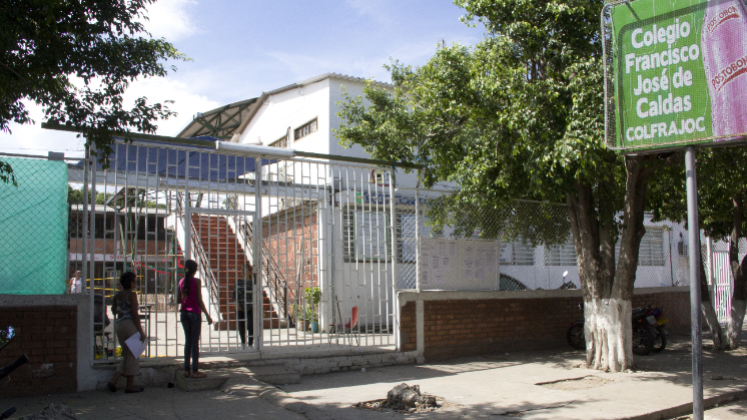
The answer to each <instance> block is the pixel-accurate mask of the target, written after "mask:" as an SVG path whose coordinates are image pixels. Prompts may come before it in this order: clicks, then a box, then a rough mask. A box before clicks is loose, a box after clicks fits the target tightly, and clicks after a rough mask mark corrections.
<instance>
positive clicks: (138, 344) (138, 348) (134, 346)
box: [125, 332, 147, 359]
mask: <svg viewBox="0 0 747 420" xmlns="http://www.w3.org/2000/svg"><path fill="white" fill-rule="evenodd" d="M146 341H147V340H146ZM125 345H126V346H127V348H128V349H130V352H131V353H132V355H133V356H135V358H136V359H139V358H140V355H141V354H143V352H144V351H145V342H143V341H140V333H139V332H136V333H135V334H133V335H132V337H130V338H128V339H127V340H125Z"/></svg>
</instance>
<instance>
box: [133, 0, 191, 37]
mask: <svg viewBox="0 0 747 420" xmlns="http://www.w3.org/2000/svg"><path fill="white" fill-rule="evenodd" d="M192 4H195V2H194V1H192V0H158V1H156V2H155V3H153V4H151V5H150V6H148V8H147V12H146V13H145V14H146V16H148V20H147V21H145V22H143V24H144V25H145V29H146V30H147V31H148V32H150V33H151V34H152V35H153V37H154V38H166V40H167V41H169V42H175V41H178V40H180V39H184V38H187V37H189V36H190V35H194V34H197V33H200V32H201V31H200V30H199V29H198V28H197V27H196V26H195V24H194V22H193V21H192V19H191V18H190V16H189V8H190V5H192Z"/></svg>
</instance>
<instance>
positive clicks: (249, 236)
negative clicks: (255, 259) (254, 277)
mask: <svg viewBox="0 0 747 420" xmlns="http://www.w3.org/2000/svg"><path fill="white" fill-rule="evenodd" d="M260 223H261V222H260ZM252 225H253V224H252V223H248V222H247V223H244V224H243V234H244V240H245V241H246V244H247V245H246V246H247V249H250V250H251V249H253V248H252V240H253V238H254V236H253V235H254V228H253V227H252ZM262 268H263V270H262V273H261V275H262V283H263V284H266V285H267V286H268V289H269V293H268V295H269V296H268V298H270V303H271V304H273V306H275V311H276V312H277V314H278V317H279V318H281V319H283V318H286V316H287V315H288V294H287V292H286V291H287V290H288V282H287V281H286V279H285V276H283V272H282V271H280V267H279V266H278V264H277V262H276V261H275V259H274V258H272V254H271V253H270V247H269V245H268V244H267V243H266V242H265V241H262Z"/></svg>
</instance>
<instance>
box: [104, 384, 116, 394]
mask: <svg viewBox="0 0 747 420" xmlns="http://www.w3.org/2000/svg"><path fill="white" fill-rule="evenodd" d="M106 387H107V388H109V391H111V392H117V386H116V385H114V384H113V383H111V382H107V383H106Z"/></svg>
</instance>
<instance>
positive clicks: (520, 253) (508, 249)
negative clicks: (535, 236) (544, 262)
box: [501, 237, 534, 265]
mask: <svg viewBox="0 0 747 420" xmlns="http://www.w3.org/2000/svg"><path fill="white" fill-rule="evenodd" d="M501 264H505V265H534V248H533V247H532V245H531V244H528V243H526V242H525V241H524V240H523V239H522V238H521V237H519V238H518V239H516V240H515V241H513V242H501Z"/></svg>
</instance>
